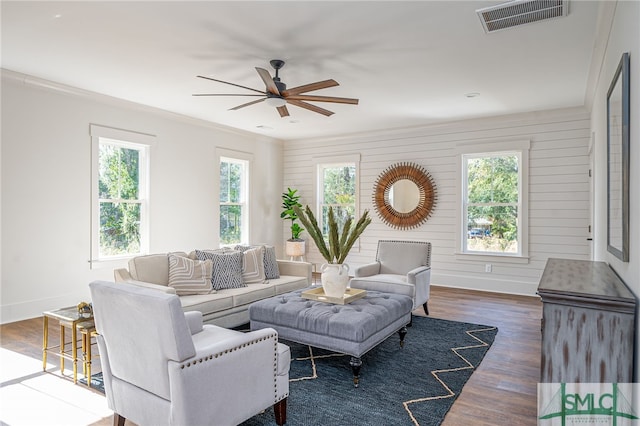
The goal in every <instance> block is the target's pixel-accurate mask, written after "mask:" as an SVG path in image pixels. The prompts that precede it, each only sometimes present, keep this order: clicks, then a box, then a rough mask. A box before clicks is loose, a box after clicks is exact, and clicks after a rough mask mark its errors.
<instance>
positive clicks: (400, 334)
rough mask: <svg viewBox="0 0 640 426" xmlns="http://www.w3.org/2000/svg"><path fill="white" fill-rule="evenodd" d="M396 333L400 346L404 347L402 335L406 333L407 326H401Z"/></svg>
mask: <svg viewBox="0 0 640 426" xmlns="http://www.w3.org/2000/svg"><path fill="white" fill-rule="evenodd" d="M398 335H399V336H400V347H401V348H402V347H404V336H406V335H407V327H402V328H401V329H400V330H398Z"/></svg>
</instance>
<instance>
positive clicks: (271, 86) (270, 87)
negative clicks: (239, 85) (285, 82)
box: [256, 67, 280, 96]
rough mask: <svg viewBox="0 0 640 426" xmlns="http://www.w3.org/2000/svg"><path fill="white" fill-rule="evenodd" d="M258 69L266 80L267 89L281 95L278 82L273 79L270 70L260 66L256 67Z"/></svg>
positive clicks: (261, 76)
mask: <svg viewBox="0 0 640 426" xmlns="http://www.w3.org/2000/svg"><path fill="white" fill-rule="evenodd" d="M256 71H258V74H259V75H260V78H261V79H262V81H264V84H265V86H267V91H268V92H269V93H273V94H274V95H278V96H279V95H280V91H279V90H278V86H276V83H274V82H273V79H272V78H271V74H269V71H267V70H265V69H264V68H258V67H256Z"/></svg>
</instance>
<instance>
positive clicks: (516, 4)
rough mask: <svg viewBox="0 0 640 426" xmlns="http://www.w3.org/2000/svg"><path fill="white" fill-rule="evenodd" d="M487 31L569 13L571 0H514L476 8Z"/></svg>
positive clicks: (490, 31)
mask: <svg viewBox="0 0 640 426" xmlns="http://www.w3.org/2000/svg"><path fill="white" fill-rule="evenodd" d="M476 13H477V14H478V17H480V21H481V22H482V26H483V28H484V31H485V32H486V33H492V32H495V31H500V30H505V29H507V28H512V27H517V26H519V25H524V24H530V23H532V22H538V21H544V20H547V19H553V18H559V17H562V16H567V15H568V14H569V0H513V1H510V2H507V3H502V4H499V5H497V6H491V7H485V8H484V9H478V10H476Z"/></svg>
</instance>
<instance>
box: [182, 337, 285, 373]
mask: <svg viewBox="0 0 640 426" xmlns="http://www.w3.org/2000/svg"><path fill="white" fill-rule="evenodd" d="M274 338H275V339H277V335H275V334H271V335H269V336H266V337H261V338H260V339H256V340H252V341H250V342H246V343H243V344H242V345H240V346H236V347H235V348H230V349H225V350H224V351H223V352H219V353H217V354H212V355H208V356H206V357H204V358H200V359H196V360H193V361H189V362H187V363H186V364H182V365H181V366H180V368H181V369H184V368H185V367H190V366H192V365H196V364H198V363H201V362H202V361H208V360H210V359H213V358H218V357H219V356H222V355H224V354H228V353H231V352H234V351H237V350H238V349H242V348H244V347H247V346H249V345H253V344H255V343H258V342H263V341H265V340H270V339H274ZM275 342H276V347H277V343H278V341H277V340H276V341H275ZM276 355H277V351H276Z"/></svg>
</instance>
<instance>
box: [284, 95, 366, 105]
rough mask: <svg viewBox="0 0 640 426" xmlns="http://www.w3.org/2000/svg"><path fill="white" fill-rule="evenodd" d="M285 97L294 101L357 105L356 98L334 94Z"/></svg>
mask: <svg viewBox="0 0 640 426" xmlns="http://www.w3.org/2000/svg"><path fill="white" fill-rule="evenodd" d="M286 99H287V100H289V99H292V100H294V101H312V102H334V103H338V104H351V105H358V99H353V98H337V97H335V96H313V95H291V96H287V97H286Z"/></svg>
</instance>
